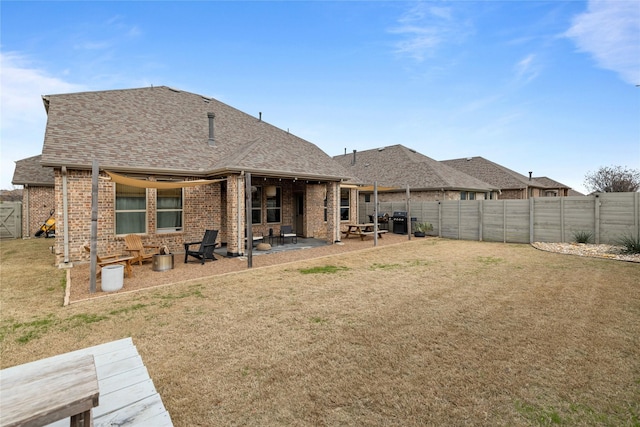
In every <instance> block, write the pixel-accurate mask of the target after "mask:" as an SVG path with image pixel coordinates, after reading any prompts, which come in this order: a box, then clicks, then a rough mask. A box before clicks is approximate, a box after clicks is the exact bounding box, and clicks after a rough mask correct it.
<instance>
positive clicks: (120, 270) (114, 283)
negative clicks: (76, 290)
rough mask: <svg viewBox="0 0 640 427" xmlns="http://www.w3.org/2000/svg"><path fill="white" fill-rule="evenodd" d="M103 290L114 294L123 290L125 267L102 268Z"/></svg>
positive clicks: (107, 266)
mask: <svg viewBox="0 0 640 427" xmlns="http://www.w3.org/2000/svg"><path fill="white" fill-rule="evenodd" d="M101 274H102V284H101V287H102V290H103V291H104V292H114V291H119V290H120V289H122V283H123V279H124V265H120V264H118V265H105V266H104V267H102V273H101Z"/></svg>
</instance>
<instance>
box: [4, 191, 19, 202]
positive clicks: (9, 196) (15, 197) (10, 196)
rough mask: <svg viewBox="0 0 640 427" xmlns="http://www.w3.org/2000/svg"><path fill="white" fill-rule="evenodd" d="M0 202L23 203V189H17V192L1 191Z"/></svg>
mask: <svg viewBox="0 0 640 427" xmlns="http://www.w3.org/2000/svg"><path fill="white" fill-rule="evenodd" d="M0 201H2V202H21V201H22V189H21V188H17V189H15V190H0Z"/></svg>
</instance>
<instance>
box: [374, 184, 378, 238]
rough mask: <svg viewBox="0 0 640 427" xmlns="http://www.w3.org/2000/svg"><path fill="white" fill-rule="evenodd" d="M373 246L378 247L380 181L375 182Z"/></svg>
mask: <svg viewBox="0 0 640 427" xmlns="http://www.w3.org/2000/svg"><path fill="white" fill-rule="evenodd" d="M373 246H378V181H373Z"/></svg>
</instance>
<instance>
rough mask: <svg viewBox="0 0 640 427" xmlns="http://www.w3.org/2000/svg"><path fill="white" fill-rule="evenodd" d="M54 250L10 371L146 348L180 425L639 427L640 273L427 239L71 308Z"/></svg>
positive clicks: (19, 244)
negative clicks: (88, 350)
mask: <svg viewBox="0 0 640 427" xmlns="http://www.w3.org/2000/svg"><path fill="white" fill-rule="evenodd" d="M41 242H43V241H16V242H3V245H2V264H1V265H2V294H1V295H2V318H1V320H2V323H1V325H2V366H3V367H6V366H11V365H14V364H17V363H23V362H27V361H30V360H34V359H39V358H42V357H46V356H51V355H54V354H58V353H62V352H65V351H70V350H74V349H77V348H81V347H86V346H90V345H94V344H99V343H102V342H106V341H110V340H114V339H119V338H123V337H126V336H132V337H133V341H134V343H135V344H136V345H137V346H138V349H139V351H140V353H141V354H142V357H143V359H144V361H145V363H146V365H147V367H148V368H149V372H150V374H151V377H152V378H153V380H154V383H155V384H156V386H157V388H158V390H159V392H160V394H161V396H162V398H163V401H164V402H165V405H166V407H167V409H168V410H169V412H170V413H171V416H172V418H173V420H174V423H175V425H177V426H181V425H185V426H186V425H256V426H257V425H260V426H262V425H314V426H315V425H398V426H400V425H402V426H406V425H463V424H470V425H553V424H565V425H611V426H619V425H628V426H634V425H638V423H639V422H640V421H639V419H640V403H639V402H640V350H639V348H640V285H639V283H640V265H638V264H633V263H625V262H619V261H612V260H600V259H592V258H581V257H568V256H563V255H556V254H552V253H546V252H541V251H538V250H535V249H533V248H531V247H530V246H528V245H513V244H508V245H507V244H496V243H479V242H462V241H448V240H439V239H414V240H412V241H411V242H406V243H402V244H400V245H394V246H382V247H379V248H375V249H368V250H363V251H358V252H351V253H343V254H339V255H336V256H334V257H324V258H316V259H307V260H300V261H297V262H295V263H292V264H286V265H283V266H278V265H276V266H272V267H264V268H259V269H253V270H250V271H244V272H239V273H235V274H230V275H225V276H216V277H213V278H208V279H201V280H195V281H192V282H188V283H183V284H177V285H172V286H168V287H163V288H157V289H148V290H145V291H140V292H138V293H135V294H124V295H113V296H112V297H109V298H104V299H99V300H93V301H87V302H84V303H78V304H73V305H71V306H69V307H65V308H62V307H60V303H61V300H62V289H61V286H60V280H61V279H60V278H61V276H62V273H61V272H60V270H57V269H55V268H53V267H51V262H52V256H50V255H47V252H46V247H45V245H44V244H43V243H41ZM11 251H14V252H13V253H12V252H11ZM48 257H49V258H48ZM41 263H44V264H46V266H44V267H41V268H42V270H40V271H39V274H36V273H35V272H33V276H31V274H32V273H31V272H28V273H27V270H31V269H35V264H41ZM17 264H21V265H22V266H21V267H19V266H16V265H17ZM39 268H40V267H39ZM14 269H15V270H16V271H14ZM20 269H21V270H23V271H25V273H24V274H25V275H26V274H29V275H30V277H31V279H30V280H28V281H26V282H25V281H22V280H20V278H21V276H20V274H19V273H18V272H17V271H18V270H20ZM6 272H9V273H11V274H13V275H12V276H11V277H12V278H13V280H11V281H7V280H5V278H6V276H5V273H6ZM40 275H41V276H42V277H40V278H38V277H39V276H40ZM52 286H53V287H54V289H55V290H47V289H49V288H50V287H52ZM39 323H43V325H39ZM21 324H25V325H26V324H31V326H29V327H32V328H34V329H36V330H38V331H39V332H38V333H37V334H35V335H34V336H33V337H31V338H30V339H28V340H21V339H20V338H21V337H22V336H23V335H22V332H21V331H22V330H24V328H26V326H20V325H21Z"/></svg>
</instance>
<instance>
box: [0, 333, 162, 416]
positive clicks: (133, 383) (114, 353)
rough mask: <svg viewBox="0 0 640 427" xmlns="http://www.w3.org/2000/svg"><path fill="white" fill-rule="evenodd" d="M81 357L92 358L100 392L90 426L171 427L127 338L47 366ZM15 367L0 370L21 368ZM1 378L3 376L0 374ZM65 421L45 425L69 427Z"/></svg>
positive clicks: (57, 359) (65, 356) (63, 356)
mask: <svg viewBox="0 0 640 427" xmlns="http://www.w3.org/2000/svg"><path fill="white" fill-rule="evenodd" d="M83 355H93V357H94V360H95V369H96V373H97V377H98V389H99V392H100V398H99V400H100V402H99V405H98V406H96V407H95V408H93V423H94V426H95V427H98V426H105V427H106V426H114V425H117V426H134V425H138V426H140V425H149V426H154V427H163V426H173V423H172V422H171V417H170V416H169V413H168V412H167V410H166V409H165V407H164V404H163V403H162V399H161V398H160V395H159V394H158V392H157V391H156V388H155V386H154V385H153V381H152V380H151V378H150V377H149V372H147V368H146V367H145V366H144V363H143V362H142V358H141V357H140V354H138V350H137V349H136V347H135V345H134V344H133V341H132V340H131V338H125V339H121V340H118V341H112V342H109V343H106V344H101V345H98V346H95V347H89V348H85V349H82V350H78V351H74V352H71V353H65V354H61V355H58V356H54V357H51V358H50V359H49V360H50V361H51V363H63V362H64V361H65V360H68V359H74V358H77V357H79V356H83ZM21 366H25V365H19V366H14V367H11V368H7V369H5V370H3V372H2V374H4V373H5V372H6V371H7V370H11V371H14V372H15V370H19V369H21ZM3 376H4V375H3ZM69 421H70V420H69V418H67V419H64V420H60V421H56V422H54V423H52V424H49V426H55V427H62V426H65V427H67V426H69Z"/></svg>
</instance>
